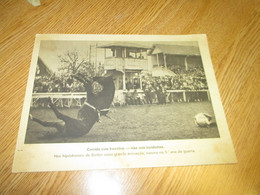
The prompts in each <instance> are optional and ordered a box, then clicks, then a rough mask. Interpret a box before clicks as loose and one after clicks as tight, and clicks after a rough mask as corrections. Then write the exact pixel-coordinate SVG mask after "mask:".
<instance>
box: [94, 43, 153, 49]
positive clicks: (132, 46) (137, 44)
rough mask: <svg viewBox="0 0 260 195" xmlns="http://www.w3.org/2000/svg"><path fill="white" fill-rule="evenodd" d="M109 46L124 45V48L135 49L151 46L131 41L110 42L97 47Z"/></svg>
mask: <svg viewBox="0 0 260 195" xmlns="http://www.w3.org/2000/svg"><path fill="white" fill-rule="evenodd" d="M111 47H124V48H136V49H151V47H149V46H146V45H141V44H139V43H133V42H111V43H107V44H103V45H100V46H98V48H111Z"/></svg>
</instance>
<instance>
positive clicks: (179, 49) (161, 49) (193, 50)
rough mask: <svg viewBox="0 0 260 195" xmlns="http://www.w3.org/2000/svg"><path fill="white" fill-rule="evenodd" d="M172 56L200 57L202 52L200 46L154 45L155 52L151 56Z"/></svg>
mask: <svg viewBox="0 0 260 195" xmlns="http://www.w3.org/2000/svg"><path fill="white" fill-rule="evenodd" d="M158 53H164V54H171V55H185V56H186V55H189V56H200V50H199V47H198V46H188V45H162V44H156V45H154V50H153V51H152V52H151V54H158Z"/></svg>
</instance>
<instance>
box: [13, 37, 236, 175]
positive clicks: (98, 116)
mask: <svg viewBox="0 0 260 195" xmlns="http://www.w3.org/2000/svg"><path fill="white" fill-rule="evenodd" d="M234 162H236V156H235V152H234V148H233V145H232V141H231V138H230V134H229V131H228V126H227V122H226V118H225V114H224V110H223V107H222V103H221V100H220V95H219V92H218V87H217V82H216V79H215V74H214V69H213V66H212V63H211V60H210V54H209V49H208V44H207V39H206V36H205V35H179V36H165V35H163V36H162V35H161V36H160V35H59V34H57V35H53V34H50V35H49V34H46V35H37V36H36V39H35V44H34V50H33V54H32V61H31V67H30V72H29V78H28V84H27V89H26V94H25V100H24V107H23V113H22V116H21V122H20V130H19V135H18V139H17V146H16V152H15V157H14V164H13V172H31V171H67V170H85V169H110V168H135V167H163V166H184V165H201V164H216V163H218V164H221V163H234Z"/></svg>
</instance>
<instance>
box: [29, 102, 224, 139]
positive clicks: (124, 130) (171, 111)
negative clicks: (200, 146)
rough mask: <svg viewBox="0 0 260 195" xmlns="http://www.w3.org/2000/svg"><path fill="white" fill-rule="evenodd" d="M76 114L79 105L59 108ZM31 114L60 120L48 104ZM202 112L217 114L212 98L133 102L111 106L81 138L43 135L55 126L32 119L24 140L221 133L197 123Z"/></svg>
mask: <svg viewBox="0 0 260 195" xmlns="http://www.w3.org/2000/svg"><path fill="white" fill-rule="evenodd" d="M60 110H61V112H62V113H64V114H67V115H69V116H71V117H74V118H76V116H77V111H78V109H76V108H69V109H60ZM30 112H31V114H32V115H33V116H34V117H36V118H39V119H41V120H45V121H58V119H57V118H56V117H55V115H54V113H53V112H52V110H51V109H49V108H32V109H31V111H30ZM199 112H206V113H208V114H210V115H214V113H213V110H212V106H211V103H210V102H194V103H172V104H167V105H156V104H153V105H147V104H146V105H131V106H122V107H116V108H111V111H110V113H109V116H110V117H111V118H113V119H115V120H116V121H113V120H111V119H108V118H106V117H101V122H100V123H96V124H95V125H94V127H93V128H92V129H91V130H90V132H89V133H88V134H86V135H84V136H82V137H78V138H66V139H64V138H59V137H58V138H57V137H54V138H48V139H46V138H42V137H43V136H44V135H46V133H47V132H55V131H56V129H54V128H47V127H43V126H41V125H40V124H38V123H36V122H34V121H31V120H29V121H28V127H27V133H26V139H25V143H28V144H29V143H64V142H66V143H72V142H115V141H148V140H174V139H201V138H217V137H219V133H218V129H217V127H216V126H213V127H209V128H201V127H197V126H196V125H195V123H194V119H193V117H194V116H195V115H196V114H197V113H199Z"/></svg>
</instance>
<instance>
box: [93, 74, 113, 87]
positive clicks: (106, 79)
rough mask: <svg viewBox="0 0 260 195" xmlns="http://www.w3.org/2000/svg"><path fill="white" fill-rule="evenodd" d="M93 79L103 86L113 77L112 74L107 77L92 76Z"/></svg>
mask: <svg viewBox="0 0 260 195" xmlns="http://www.w3.org/2000/svg"><path fill="white" fill-rule="evenodd" d="M93 81H96V82H98V83H100V84H101V85H103V86H105V85H106V84H109V83H111V81H112V82H113V78H112V76H108V77H93Z"/></svg>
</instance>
